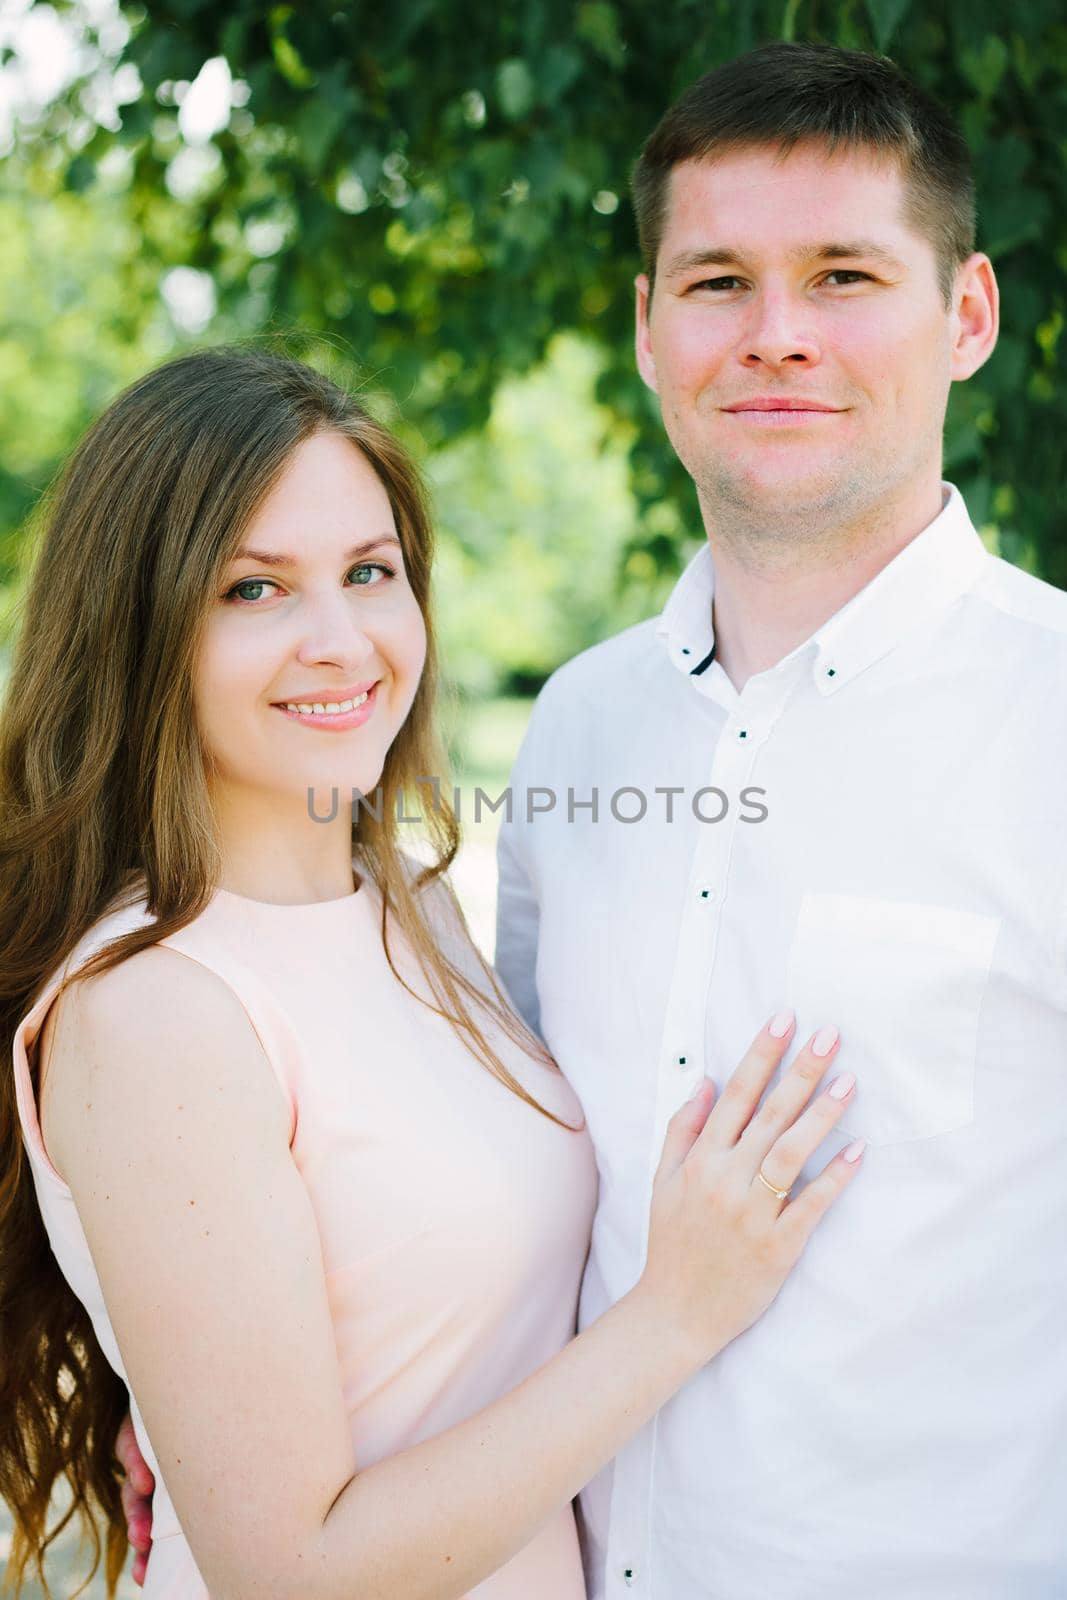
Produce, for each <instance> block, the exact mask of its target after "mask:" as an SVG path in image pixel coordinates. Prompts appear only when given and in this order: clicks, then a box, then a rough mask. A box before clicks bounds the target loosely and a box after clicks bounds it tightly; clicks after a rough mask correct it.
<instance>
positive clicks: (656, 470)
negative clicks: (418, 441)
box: [55, 0, 1067, 586]
mask: <svg viewBox="0 0 1067 1600" xmlns="http://www.w3.org/2000/svg"><path fill="white" fill-rule="evenodd" d="M123 12H124V15H125V17H126V18H127V20H128V23H129V38H128V40H127V43H126V45H125V47H124V49H123V51H122V56H121V61H122V62H123V63H126V64H133V66H135V67H136V74H133V75H132V77H131V82H132V84H133V87H132V88H128V89H127V91H126V93H127V96H128V98H127V103H125V104H123V105H122V106H121V108H120V110H119V113H118V116H117V117H113V118H111V119H110V120H111V121H112V123H113V124H116V125H114V126H111V127H106V126H100V127H97V128H96V130H95V132H92V133H91V136H89V137H87V138H85V139H84V140H83V142H81V146H80V148H78V149H77V150H74V149H73V148H72V144H73V143H76V142H77V141H72V140H71V139H70V138H67V140H66V149H67V152H68V153H67V154H66V155H65V156H64V158H63V159H64V162H65V182H66V184H67V185H68V186H69V187H70V188H72V189H75V190H82V189H85V188H86V187H88V186H91V185H93V184H94V183H96V182H97V181H98V178H97V175H98V173H99V171H100V168H101V163H105V164H106V163H107V162H108V161H111V162H112V164H113V168H112V169H113V170H114V164H115V161H116V157H115V154H114V152H115V150H116V148H118V149H121V150H123V151H125V152H126V156H127V161H128V168H127V171H128V180H127V181H128V186H129V198H130V203H131V206H132V217H133V221H134V224H135V226H136V227H137V229H138V230H139V233H140V237H141V249H140V251H139V252H138V253H137V254H136V256H135V257H134V258H133V259H131V260H130V261H129V262H128V263H127V265H126V267H125V269H124V270H126V271H128V272H129V273H131V274H133V275H135V276H137V277H138V279H139V281H141V282H143V277H144V274H145V272H146V270H148V269H151V270H152V271H154V272H155V273H156V274H157V275H158V274H159V273H161V272H163V271H165V270H166V269H167V268H173V267H176V266H184V267H192V268H195V269H198V270H200V271H201V272H203V273H206V274H209V275H210V277H211V279H212V280H213V282H214V285H215V290H216V293H217V295H218V300H219V308H220V313H221V314H223V315H224V316H225V317H226V319H227V325H228V326H231V327H238V328H242V327H244V328H248V329H254V328H257V327H260V326H263V325H264V324H267V323H269V322H270V321H272V320H273V321H275V322H279V323H281V324H284V325H293V324H296V325H299V326H301V327H303V328H305V329H307V330H309V331H310V332H313V333H316V332H317V333H320V334H323V335H325V336H327V337H328V338H330V339H331V340H334V341H335V342H337V343H338V344H340V345H341V346H342V347H343V348H344V349H346V350H347V351H349V352H350V353H351V356H352V358H353V360H354V361H355V362H356V363H357V364H358V365H359V366H360V367H361V368H362V370H363V371H364V372H365V373H367V374H368V375H369V377H370V379H371V381H372V382H373V383H374V384H375V385H376V386H384V387H386V388H388V389H389V390H390V391H391V392H392V393H393V394H394V395H395V396H396V398H397V400H398V402H399V404H400V406H401V407H402V409H403V412H404V414H405V416H406V417H408V418H409V419H411V421H412V422H413V423H414V424H415V425H416V426H417V427H418V428H419V430H420V431H421V433H422V435H423V437H424V439H425V440H426V442H427V443H428V444H429V445H430V446H431V447H434V446H437V445H439V444H441V443H442V442H445V441H448V440H452V439H455V438H456V437H458V436H459V435H461V434H463V433H465V432H467V431H469V430H470V429H472V428H475V427H480V426H482V425H483V424H484V423H485V421H486V419H487V418H488V416H489V412H490V406H491V402H492V397H493V394H494V392H495V390H496V388H497V386H498V384H499V383H500V381H501V380H502V378H504V377H505V376H508V375H511V374H515V373H521V372H523V371H526V370H527V369H529V368H530V367H532V366H533V365H534V364H535V363H537V362H538V361H539V360H540V359H541V358H542V356H543V355H544V352H545V351H546V348H547V346H548V343H549V341H550V339H551V338H552V336H553V334H555V333H557V332H559V331H561V330H563V331H568V330H570V331H574V332H577V333H579V334H581V335H583V336H585V337H586V338H587V339H590V340H592V341H595V342H596V343H597V344H598V345H599V346H600V347H601V350H602V352H603V356H604V361H603V368H602V372H601V376H600V380H599V395H600V398H601V399H602V400H603V401H604V402H605V403H607V404H608V405H609V406H610V407H611V408H612V409H613V411H614V412H615V413H616V414H617V416H618V417H619V418H620V419H621V420H623V421H624V422H625V423H626V424H627V425H628V426H629V427H630V428H631V430H632V436H633V445H632V452H631V465H632V482H633V486H634V489H635V491H636V494H637V498H638V502H639V505H640V507H641V517H640V525H639V527H638V529H637V530H636V532H635V534H634V536H633V542H634V544H635V545H636V546H637V547H639V549H640V551H641V552H642V553H643V554H644V555H645V556H646V558H649V559H650V560H651V561H652V562H653V563H654V564H655V567H656V568H657V569H658V570H661V571H665V570H670V569H671V568H672V567H673V566H674V565H675V564H676V561H677V552H678V548H679V534H680V532H682V531H683V530H685V531H689V532H692V531H693V525H694V522H695V516H696V512H695V504H694V502H693V497H692V490H691V487H690V485H689V483H688V480H687V479H685V477H684V475H683V474H682V472H681V469H680V467H679V466H678V464H677V462H676V461H675V460H674V458H673V455H672V454H671V452H670V450H669V448H668V447H667V445H666V442H665V440H664V439H663V436H662V430H661V428H660V425H659V421H658V417H657V416H656V414H655V411H654V405H653V402H652V401H651V399H650V397H649V396H648V395H647V394H646V393H645V391H644V390H643V388H642V387H641V385H640V383H639V382H638V380H637V378H636V376H635V374H634V370H633V362H632V356H631V345H632V331H631V327H632V279H633V276H634V273H635V271H636V270H637V266H638V263H637V253H636V243H635V238H634V228H633V220H632V215H631V211H630V206H629V201H628V198H627V177H628V172H629V168H630V165H631V162H632V160H633V158H634V155H635V153H636V150H637V148H638V146H639V144H640V142H641V140H642V139H643V137H644V135H645V134H646V133H647V132H648V130H649V129H650V128H651V127H652V126H653V124H654V123H655V122H656V120H657V119H658V117H659V116H660V114H661V113H662V111H663V109H664V108H665V106H666V105H667V104H668V102H669V101H670V99H671V98H672V97H673V96H674V95H675V94H676V93H677V92H678V91H679V90H680V89H681V88H682V87H683V86H685V85H686V84H687V83H689V82H690V81H691V80H692V79H693V78H695V77H696V76H698V75H699V74H700V73H701V72H703V71H706V70H707V69H708V68H710V67H712V66H714V65H716V64H718V63H720V62H722V61H724V60H726V59H728V58H729V57H731V56H733V55H735V54H736V53H737V52H739V51H741V50H744V49H746V48H749V47H751V46H753V45H755V44H758V43H760V42H763V41H765V40H768V39H772V38H777V37H786V38H797V39H806V40H823V41H828V42H832V43H837V44H843V45H848V46H854V47H858V48H863V49H874V50H881V51H884V52H886V53H889V54H891V55H892V56H893V58H894V59H896V60H897V61H899V62H900V63H901V64H902V65H903V66H904V67H905V68H907V69H908V70H909V71H910V72H912V73H913V74H914V75H915V76H916V77H917V78H918V80H919V81H920V82H921V83H922V84H923V85H924V86H926V87H927V88H928V89H930V90H932V91H933V92H934V93H935V94H936V95H938V96H939V97H940V98H941V99H942V100H944V101H945V102H946V103H947V104H948V105H950V106H951V107H952V108H953V109H954V110H955V111H956V113H957V115H959V117H960V118H961V120H962V123H963V126H964V129H965V131H966V133H967V136H968V138H969V140H970V143H971V146H972V149H973V151H974V155H975V161H976V168H977V173H978V182H979V245H980V248H982V249H984V250H986V251H987V252H988V253H989V255H990V256H991V257H992V259H993V261H994V265H995V267H996V270H997V273H998V276H999V278H1000V282H1001V287H1002V292H1003V304H1002V334H1001V339H1000V344H999V347H998V349H997V351H996V353H995V355H994V357H993V358H992V360H991V361H990V363H989V364H988V365H987V366H986V367H985V368H983V369H982V371H981V372H980V373H978V374H977V375H976V376H975V378H973V379H972V380H971V381H970V382H969V383H967V384H965V385H956V386H955V387H954V390H953V396H952V401H951V406H950V412H949V419H948V425H947V429H946V453H945V464H946V472H947V473H948V475H949V476H951V477H953V478H954V479H955V481H957V482H958V483H959V484H960V485H961V487H962V488H963V490H964V492H965V495H966V497H967V499H968V503H969V505H970V507H971V510H972V514H973V515H974V517H975V520H976V521H977V522H979V523H988V524H993V525H995V527H996V528H997V530H998V534H999V538H1000V541H1001V548H1002V549H1003V550H1004V553H1005V554H1007V555H1008V556H1009V557H1011V558H1012V559H1015V560H1017V561H1020V562H1022V563H1024V564H1028V565H1032V566H1034V567H1035V568H1036V570H1039V571H1041V572H1042V573H1043V574H1044V575H1046V576H1047V577H1049V578H1050V579H1051V580H1052V581H1054V582H1057V583H1060V584H1061V585H1064V586H1067V540H1065V539H1064V537H1063V535H1062V533H1061V511H1062V505H1063V500H1062V491H1061V483H1062V478H1063V466H1064V446H1063V440H1064V435H1065V431H1067V401H1065V398H1064V394H1063V391H1062V386H1060V385H1058V384H1057V382H1056V376H1057V356H1058V351H1059V349H1060V348H1061V342H1060V341H1061V332H1062V327H1063V319H1064V276H1063V273H1064V267H1065V265H1067V222H1065V218H1067V141H1065V139H1064V136H1063V130H1064V128H1065V127H1067V25H1065V21H1064V17H1063V13H1062V7H1061V3H1060V0H1028V3H1027V5H1026V6H1025V7H1024V6H1017V7H1013V8H1011V9H1010V11H1007V10H1006V8H1005V7H1004V5H1003V3H1002V0H998V3H996V4H994V3H993V0H923V4H921V5H920V4H919V3H918V0H775V3H769V0H667V3H666V4H663V5H658V6H654V5H649V4H648V3H647V0H526V3H525V4H524V5H522V6H517V7H504V6H500V5H498V4H496V3H495V0H464V4H463V5H462V6H460V5H459V4H458V3H457V0H403V3H402V4H398V5H381V4H370V3H358V4H346V3H341V0H337V3H332V4H322V3H319V0H313V3H309V4H299V5H296V4H292V5H286V4H281V5H265V4H261V3H258V0H229V3H228V4H226V5H225V6H218V5H215V4H212V3H210V0H148V3H147V4H141V5H137V6H134V5H127V6H125V7H123ZM219 57H223V58H225V62H226V63H227V64H228V68H229V71H230V73H231V74H232V77H233V79H234V80H237V84H238V91H237V93H236V94H235V95H234V97H233V98H234V99H235V100H236V101H237V102H240V103H237V104H235V105H234V106H233V107H232V108H231V109H230V111H229V115H228V118H227V120H226V125H225V126H224V127H220V128H219V129H218V130H217V131H216V132H215V133H214V135H213V136H212V137H210V138H209V139H207V140H204V141H203V142H201V143H199V144H197V143H195V142H194V143H193V144H191V145H190V144H189V142H187V140H186V139H185V138H183V134H182V130H181V127H180V119H181V116H182V109H181V108H182V104H183V102H184V101H185V100H187V97H188V93H189V89H188V86H189V85H190V84H192V83H194V81H195V80H197V79H198V76H199V75H200V73H201V69H202V68H203V67H204V64H205V62H208V61H214V60H215V59H216V58H219ZM81 93H82V91H81V90H80V89H79V87H78V86H75V88H74V89H73V90H72V91H71V93H70V95H69V96H68V97H67V113H66V114H67V115H68V117H69V114H70V107H71V106H74V107H77V105H78V96H79V94H81ZM82 98H83V99H84V95H82ZM55 115H56V116H57V117H62V116H63V115H64V111H63V108H62V107H60V108H57V109H56V112H55ZM77 115H78V116H81V117H82V118H83V120H84V113H83V112H80V111H78V112H77ZM68 126H69V124H68ZM56 129H57V131H59V132H63V127H62V126H61V125H60V124H57V125H56Z"/></svg>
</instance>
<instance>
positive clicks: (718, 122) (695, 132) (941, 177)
mask: <svg viewBox="0 0 1067 1600" xmlns="http://www.w3.org/2000/svg"><path fill="white" fill-rule="evenodd" d="M801 141H816V142H819V143H822V144H825V145H826V147H827V153H828V154H833V153H834V152H835V151H836V150H839V149H844V150H852V149H863V148H866V149H869V150H872V151H874V152H877V153H881V154H882V155H886V156H895V157H896V159H897V161H898V162H899V165H900V172H901V176H902V178H903V180H904V189H905V204H904V217H905V220H906V221H907V222H908V224H909V226H910V227H912V228H913V229H914V231H915V232H916V233H918V234H920V235H921V236H922V237H924V238H926V239H928V240H929V242H930V244H931V245H932V246H933V250H934V256H935V258H936V261H937V279H938V285H939V287H940V290H941V295H942V298H943V300H944V302H945V305H946V306H948V305H950V304H951V299H952V286H953V282H954V279H955V273H956V268H957V267H958V266H959V265H960V263H961V262H962V261H966V259H967V257H968V256H969V255H970V254H971V253H972V252H973V250H974V247H975V245H974V230H975V214H974V178H973V175H972V171H971V157H970V151H969V150H968V148H967V143H966V140H965V139H964V137H963V134H962V133H961V132H960V129H959V127H958V126H957V124H956V122H955V121H954V120H953V118H952V117H951V116H950V115H949V113H948V112H947V111H946V110H945V109H944V107H942V106H940V105H939V104H938V103H937V101H936V100H934V99H933V98H932V97H931V96H930V95H928V94H927V93H926V91H925V90H923V89H921V88H920V87H919V85H918V84H917V83H914V82H913V81H912V79H911V78H909V77H908V76H907V75H906V74H905V73H904V72H902V71H901V70H900V68H899V67H898V66H896V65H895V63H894V62H892V61H890V60H889V59H888V58H887V57H885V56H874V55H868V54H866V53H865V52H863V51H861V50H843V49H840V48H838V47H837V46H836V45H828V44H787V43H783V42H779V43H776V44H768V45H762V46H761V47H760V48H759V49H757V50H750V51H747V52H746V54H744V55H742V56H738V57H737V58H736V59H735V60H733V61H728V62H727V63H726V64H725V65H724V66H721V67H716V68H715V70H714V71H712V72H708V73H706V74H705V76H704V77H703V78H700V79H699V80H698V81H697V82H696V83H694V84H692V85H691V86H690V88H688V89H687V90H686V91H685V93H684V94H683V95H682V96H681V97H680V99H678V100H676V101H675V103H674V105H672V106H671V107H670V109H669V110H668V111H667V113H666V114H665V116H664V117H663V118H662V120H661V121H660V122H659V124H658V125H657V127H656V128H655V129H654V130H653V132H652V134H651V135H650V136H649V138H648V140H647V141H646V143H645V145H644V148H643V149H642V151H641V154H640V155H639V157H638V159H637V161H636V163H635V165H634V169H633V174H632V179H631V188H632V193H633V202H634V211H635V213H636V216H637V233H638V238H639V240H640V244H641V254H642V256H643V258H644V266H645V271H646V272H647V273H648V275H649V278H650V280H652V281H653V282H654V280H655V270H656V258H657V256H658V254H659V246H660V240H661V238H662V236H663V228H664V223H665V221H666V215H667V206H668V203H669V197H670V179H671V172H672V170H673V168H674V167H676V166H678V165H679V163H680V162H683V161H705V160H710V159H713V158H714V157H716V156H722V155H727V154H732V153H734V152H736V151H739V150H743V149H746V148H750V147H752V146H753V145H774V146H778V147H780V151H781V155H782V156H783V157H784V156H785V155H787V154H788V153H789V151H790V150H791V149H792V148H793V146H794V145H796V144H798V143H800V142H801Z"/></svg>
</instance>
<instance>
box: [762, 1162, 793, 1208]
mask: <svg viewBox="0 0 1067 1600" xmlns="http://www.w3.org/2000/svg"><path fill="white" fill-rule="evenodd" d="M756 1177H757V1178H758V1179H759V1181H760V1183H762V1185H763V1187H764V1188H765V1189H769V1190H770V1191H771V1193H772V1194H773V1196H774V1198H775V1199H776V1200H788V1199H789V1190H788V1189H776V1188H775V1187H774V1184H773V1183H771V1182H770V1180H769V1179H768V1178H765V1177H764V1176H763V1168H762V1167H761V1168H760V1169H759V1171H758V1172H757V1173H756Z"/></svg>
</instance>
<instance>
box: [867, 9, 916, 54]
mask: <svg viewBox="0 0 1067 1600" xmlns="http://www.w3.org/2000/svg"><path fill="white" fill-rule="evenodd" d="M864 4H865V5H866V8H867V15H868V17H870V19H871V29H872V31H873V33H874V42H875V45H876V46H877V48H878V49H879V50H884V49H885V48H886V46H887V45H888V43H889V41H890V39H892V37H893V35H894V34H895V33H896V31H897V29H898V28H899V27H900V24H901V23H902V22H903V20H904V17H905V15H906V13H907V11H908V8H909V7H910V5H911V0H864Z"/></svg>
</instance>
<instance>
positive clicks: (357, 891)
mask: <svg viewBox="0 0 1067 1600" xmlns="http://www.w3.org/2000/svg"><path fill="white" fill-rule="evenodd" d="M352 878H353V886H352V889H351V890H350V891H349V893H348V894H342V895H336V896H334V898H333V899H331V900H297V901H293V902H286V901H278V900H255V899H253V898H252V896H251V895H247V894H237V893H236V892H235V891H234V890H232V889H224V888H223V887H222V885H221V884H220V885H219V886H218V887H217V888H216V889H215V893H214V897H213V898H214V899H216V900H218V901H219V902H220V903H222V904H226V903H229V904H231V905H235V906H242V907H244V908H245V909H246V910H248V911H252V910H254V911H256V912H262V913H263V914H264V915H270V914H271V913H272V912H279V913H280V912H303V913H305V914H307V913H312V912H321V913H323V915H328V914H329V913H330V912H331V910H337V909H338V908H339V907H344V906H350V905H356V904H360V905H362V904H363V902H364V901H365V900H366V899H367V897H368V895H367V891H368V887H369V885H368V881H367V879H365V878H361V877H360V875H359V873H358V872H357V870H356V868H355V866H354V865H353V868H352Z"/></svg>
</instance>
